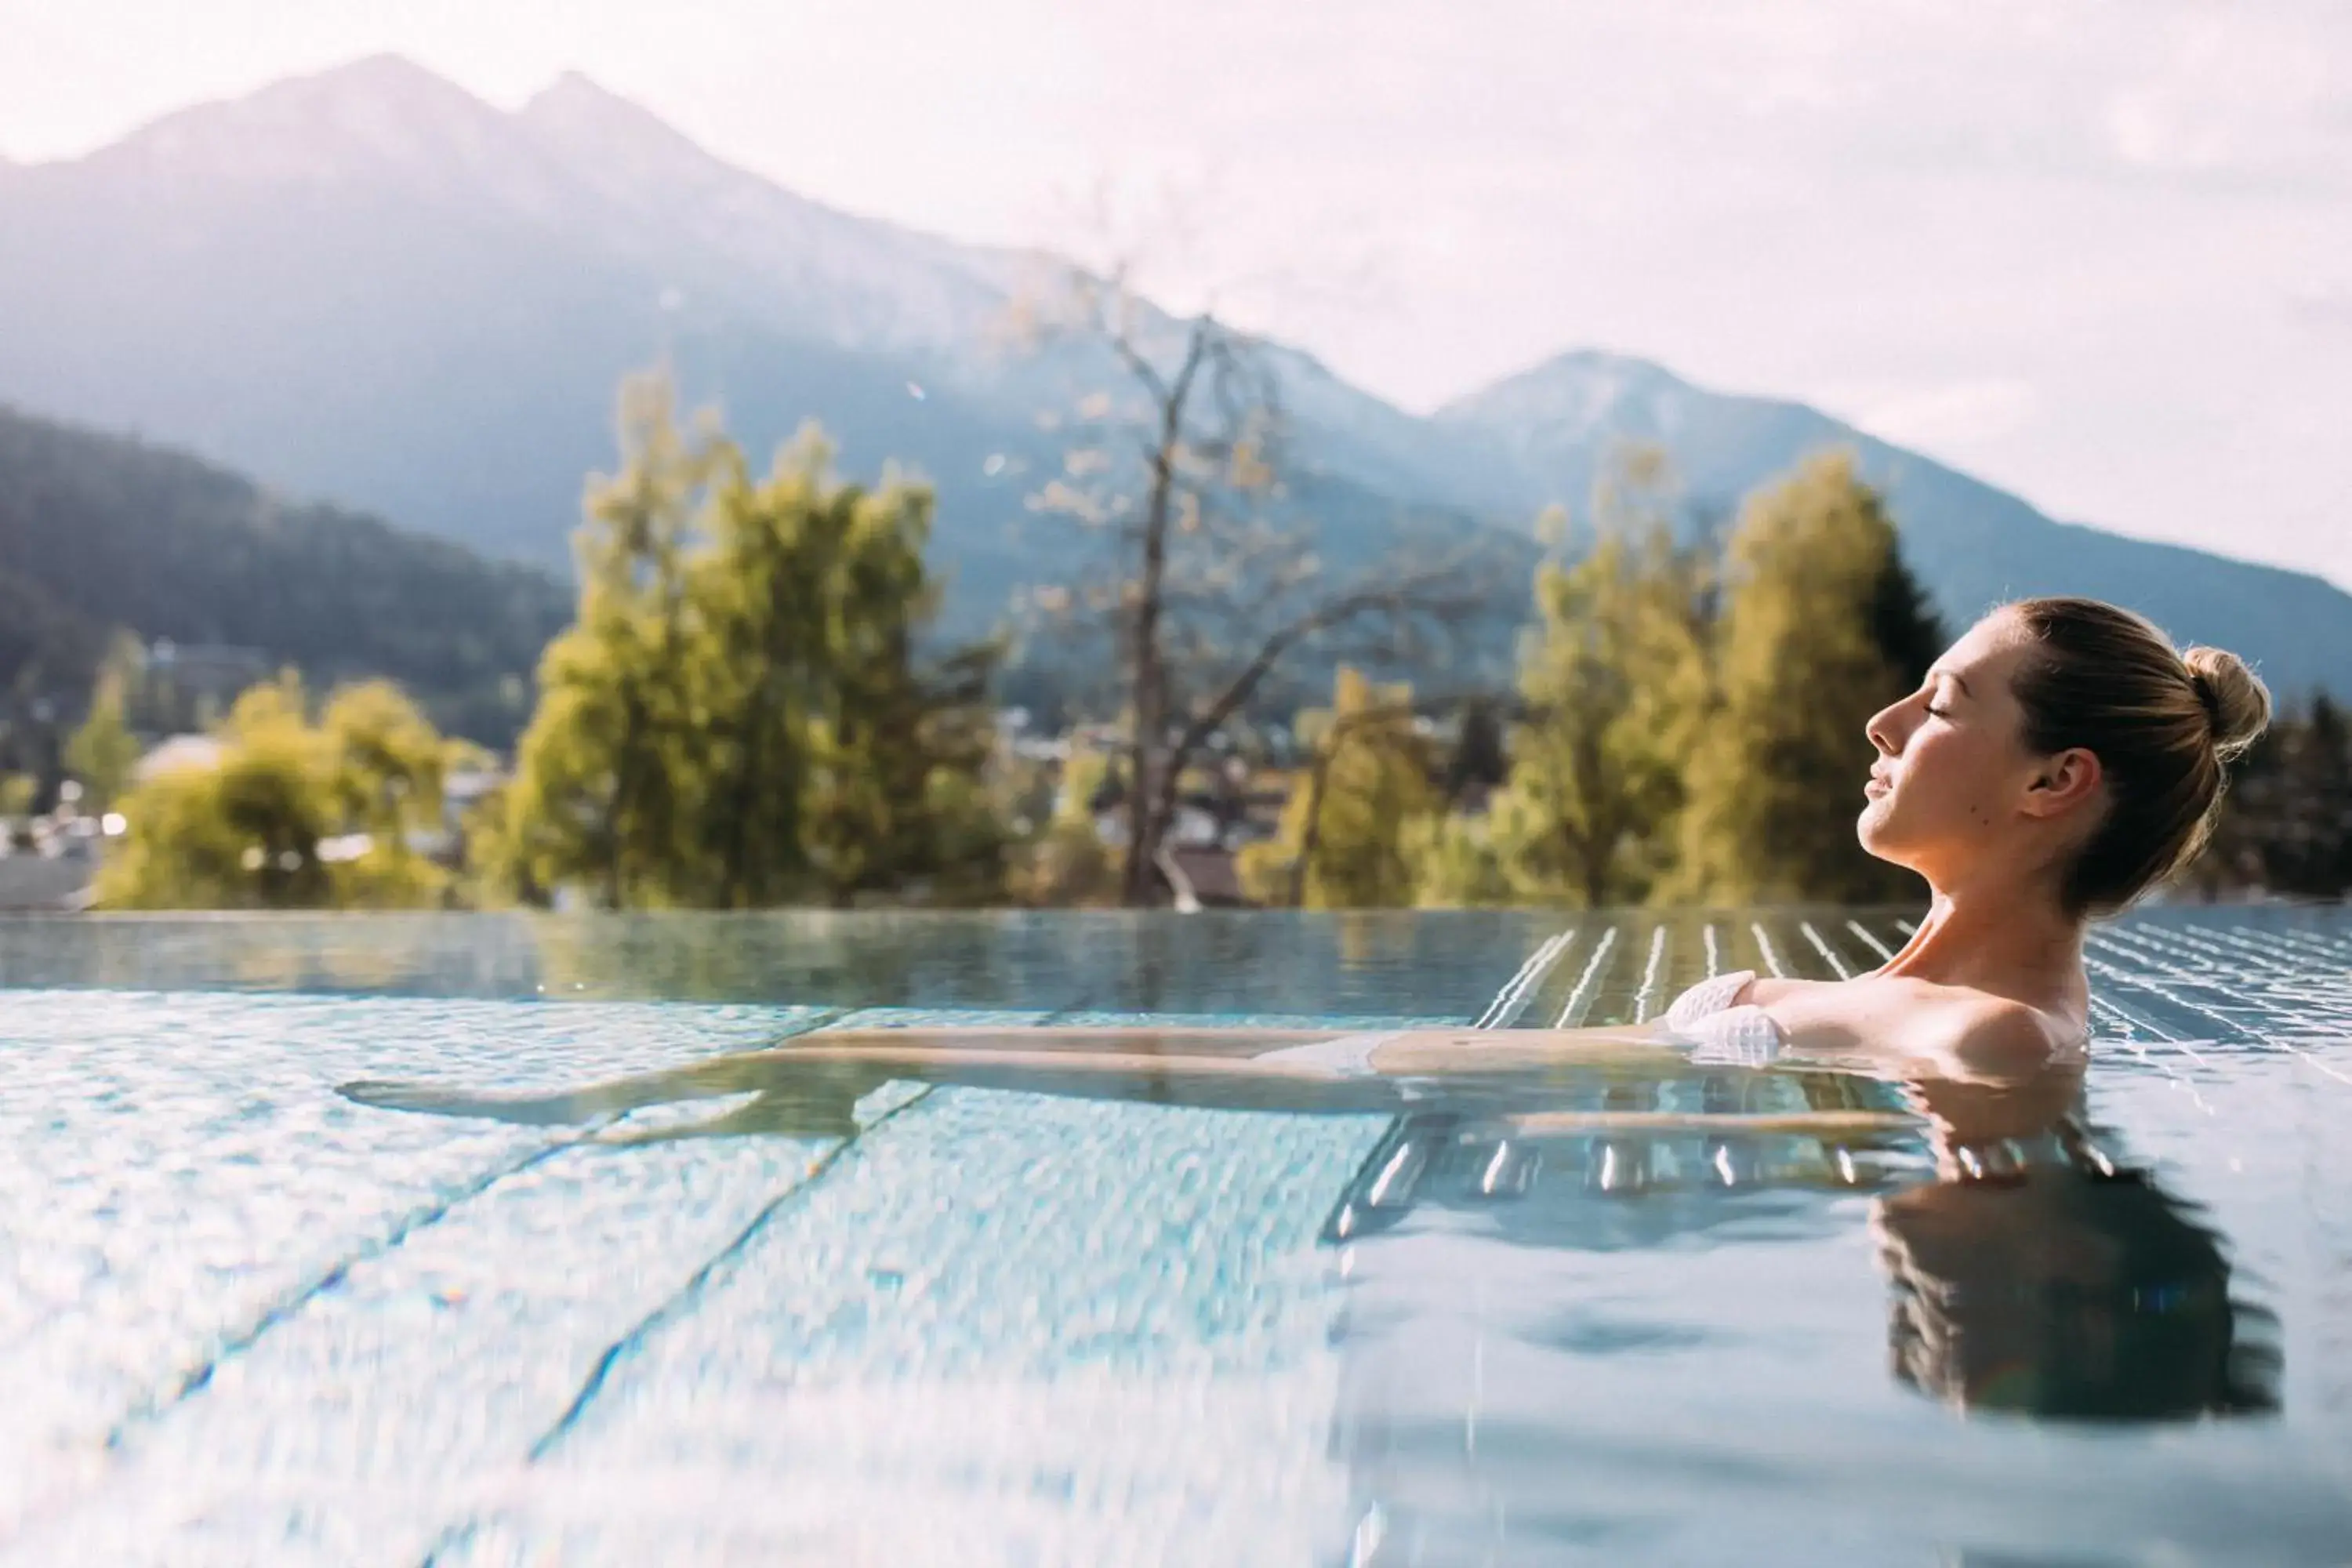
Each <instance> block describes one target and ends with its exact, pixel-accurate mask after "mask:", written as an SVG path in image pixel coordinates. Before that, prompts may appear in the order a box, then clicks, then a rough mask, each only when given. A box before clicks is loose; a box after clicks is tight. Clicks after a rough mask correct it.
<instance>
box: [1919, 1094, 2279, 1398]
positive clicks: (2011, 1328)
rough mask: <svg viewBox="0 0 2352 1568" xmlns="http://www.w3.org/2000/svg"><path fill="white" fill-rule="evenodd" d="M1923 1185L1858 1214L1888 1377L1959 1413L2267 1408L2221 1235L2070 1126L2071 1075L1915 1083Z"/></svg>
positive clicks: (2250, 1330)
mask: <svg viewBox="0 0 2352 1568" xmlns="http://www.w3.org/2000/svg"><path fill="white" fill-rule="evenodd" d="M1908 1087H1909V1089H1910V1092H1911V1094H1912V1096H1913V1098H1914V1100H1916V1103H1918V1104H1919V1105H1920V1106H1921V1107H1922V1109H1924V1110H1926V1111H1927V1116H1928V1120H1929V1124H1930V1127H1931V1129H1932V1135H1933V1142H1934V1147H1935V1152H1936V1159H1937V1178H1938V1179H1937V1180H1936V1181H1933V1182H1929V1183H1927V1184H1922V1185H1919V1186H1915V1187H1912V1188H1909V1189H1907V1190H1906V1191H1903V1192H1899V1193H1895V1194H1892V1195H1890V1196H1888V1197H1885V1198H1884V1199H1882V1200H1880V1202H1879V1204H1878V1205H1877V1208H1876V1211H1875V1212H1874V1215H1873V1216H1872V1228H1873V1231H1874V1233H1875V1235H1876V1236H1877V1237H1878V1241H1879V1256H1880V1258H1881V1261H1882V1262H1883V1264H1884V1265H1885V1268H1886V1270H1887V1274H1888V1276H1889V1279H1890V1280H1891V1282H1892V1283H1893V1284H1894V1286H1895V1302H1894V1321H1893V1325H1892V1329H1891V1331H1890V1335H1889V1339H1890V1343H1891V1349H1892V1354H1893V1358H1894V1368H1895V1376H1897V1377H1898V1378H1900V1379H1902V1380H1903V1381H1904V1382H1906V1383H1907V1384H1911V1385H1913V1386H1914V1387H1916V1388H1917V1389H1919V1390H1920V1391H1921V1392H1922V1393H1925V1394H1930V1395H1933V1396H1935V1397H1937V1398H1940V1399H1943V1400H1946V1401H1948V1402H1949V1403H1950V1404H1952V1405H1956V1406H1958V1407H1961V1408H1964V1409H1969V1410H2007V1411H2013V1412H2016V1413H2018V1414H2021V1415H2044V1416H2071V1417H2078V1418H2106V1419H2116V1420H2161V1419H2167V1418H2179V1417H2186V1416H2197V1415H2224V1414H2239V1413H2247V1412H2255V1411H2266V1410H2273V1409H2275V1408H2276V1407H2277V1402H2278V1401H2277V1393H2276V1380H2277V1370H2278V1360H2277V1351H2276V1345H2275V1336H2274V1333H2273V1332H2272V1331H2271V1330H2272V1325H2271V1324H2270V1322H2269V1320H2268V1317H2267V1314H2265V1313H2263V1312H2261V1311H2259V1310H2255V1309H2251V1308H2247V1307H2244V1306H2242V1305H2240V1304H2238V1303H2237V1302H2235V1301H2233V1300H2231V1295H2230V1270H2229V1264H2228V1262H2227V1261H2226V1259H2225V1258H2224V1257H2223V1255H2222V1251H2221V1243H2220V1239H2219V1238H2218V1237H2216V1236H2215V1235H2214V1233H2213V1232H2211V1231H2210V1230H2209V1229H2207V1228H2205V1227H2204V1226H2201V1225H2200V1224H2199V1223H2197V1221H2196V1219H2195V1218H2193V1217H2192V1216H2191V1215H2189V1214H2188V1213H2186V1212H2184V1211H2183V1209H2182V1207H2181V1206H2180V1205H2179V1204H2177V1203H2175V1202H2174V1201H2173V1200H2172V1199H2171V1198H2170V1197H2168V1196H2167V1195H2166V1194H2164V1193H2163V1192H2162V1191H2160V1190H2159V1189H2158V1187H2157V1186H2156V1184H2155V1183H2154V1182H2153V1181H2152V1180H2150V1179H2149V1178H2148V1177H2147V1175H2146V1174H2145V1173H2140V1172H2137V1171H2130V1170H2126V1169H2123V1168H2121V1167H2119V1166H2118V1164H2117V1163H2116V1162H2115V1161H2114V1160H2113V1159H2111V1158H2110V1157H2109V1156H2108V1155H2107V1154H2106V1153H2105V1152H2104V1151H2102V1150H2101V1149H2100V1148H2099V1147H2098V1145H2097V1143H2096V1142H2095V1141H2094V1140H2093V1138H2092V1137H2091V1135H2090V1133H2089V1131H2088V1130H2087V1129H2086V1128H2085V1127H2084V1123H2083V1121H2082V1118H2081V1102H2080V1099H2079V1095H2080V1089H2081V1075H2080V1072H2079V1071H2078V1070H2067V1069H2065V1068H2055V1067H2053V1068H2049V1069H2045V1070H2044V1071H2042V1072H2041V1073H2038V1074H2031V1075H2027V1076H2025V1077H2023V1078H2021V1079H2012V1080H2010V1081H2007V1082H1982V1081H1978V1082H1970V1081H1965V1080H1958V1079H1919V1080H1915V1081H1914V1082H1913V1083H1912V1084H1910V1085H1909V1086H1908Z"/></svg>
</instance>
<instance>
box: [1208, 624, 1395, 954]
mask: <svg viewBox="0 0 2352 1568" xmlns="http://www.w3.org/2000/svg"><path fill="white" fill-rule="evenodd" d="M1297 734H1298V738H1299V740H1300V742H1302V743H1304V744H1305V745H1306V746H1307V750H1308V760H1307V767H1306V768H1305V770H1304V774H1303V777H1301V778H1300V779H1299V780H1298V781H1297V783H1296V784H1294V786H1293V788H1292V791H1291V795H1290V801H1289V804H1288V805H1286V806H1285V807H1284V809H1283V816H1282V825H1281V827H1280V830H1279V832H1278V834H1277V836H1276V838H1275V839H1274V840H1272V841H1271V842H1268V843H1264V844H1253V845H1250V846H1248V847H1245V848H1244V850H1243V851H1242V855H1241V863H1240V865H1239V866H1238V868H1237V870H1238V872H1239V874H1240V876H1241V879H1242V881H1243V886H1244V888H1245V889H1247V890H1248V891H1249V893H1250V895H1251V897H1253V898H1254V899H1255V900H1258V901H1259V902H1262V903H1279V904H1284V905H1287V906H1289V907H1292V908H1306V909H1381V908H1387V907H1391V906H1395V905H1400V904H1407V903H1410V902H1412V892H1413V872H1412V864H1411V863H1410V861H1409V860H1408V859H1407V857H1406V853H1405V838H1406V834H1407V832H1408V830H1409V829H1410V828H1411V827H1412V825H1413V824H1414V823H1416V822H1419V821H1420V820H1422V819H1423V818H1425V817H1428V816H1432V815H1433V814H1434V813H1435V811H1436V809H1437V805H1438V802H1439V797H1438V794H1437V790H1436V787H1435V786H1434V785H1433V784H1432V783H1431V782H1430V775H1431V772H1432V762H1433V758H1432V756H1431V754H1430V753H1431V748H1430V745H1429V742H1428V741H1427V740H1426V739H1425V738H1424V737H1423V735H1422V733H1421V732H1420V730H1419V728H1418V726H1417V725H1416V724H1415V722H1414V717H1413V710H1412V689H1411V688H1410V687H1406V686H1401V685H1397V686H1384V685H1378V684H1375V683H1374V682H1372V681H1370V680H1368V679H1365V678H1364V676H1363V674H1362V673H1361V672H1360V671H1358V670H1355V669H1351V668H1348V667H1347V666H1345V665H1342V666H1341V667H1340V668H1339V672H1338V674H1337V676H1336V677H1335V679H1334V680H1333V682H1332V695H1331V706H1330V707H1329V708H1328V709H1323V710H1308V711H1307V712H1304V713H1301V714H1300V715H1299V716H1298V722H1297Z"/></svg>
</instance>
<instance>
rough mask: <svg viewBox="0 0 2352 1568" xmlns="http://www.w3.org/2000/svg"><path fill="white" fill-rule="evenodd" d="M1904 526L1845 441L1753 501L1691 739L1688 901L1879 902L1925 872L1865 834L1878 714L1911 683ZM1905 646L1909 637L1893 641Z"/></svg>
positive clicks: (1679, 881)
mask: <svg viewBox="0 0 2352 1568" xmlns="http://www.w3.org/2000/svg"><path fill="white" fill-rule="evenodd" d="M1896 550H1897V543H1896V538H1895V525H1894V523H1893V521H1891V520H1890V519H1889V518H1888V516H1887V513H1886V509H1885V504H1884V502H1883V501H1882V500H1881V498H1880V497H1879V495H1878V493H1877V492H1876V491H1875V490H1874V489H1871V488H1870V487H1869V486H1868V485H1866V484H1864V482H1863V481H1862V480H1861V479H1859V478H1858V477H1857V476H1856V475H1855V473H1854V469H1853V459H1852V458H1851V457H1850V456H1848V455H1846V454H1843V453H1828V454H1822V455H1818V456H1815V457H1812V458H1808V459H1807V460H1806V461H1805V462H1804V463H1802V464H1801V466H1800V467H1799V468H1797V470H1796V471H1795V472H1794V473H1792V474H1791V475H1790V476H1789V477H1788V478H1787V479H1783V480H1781V481H1780V482H1779V483H1777V484H1775V485H1772V486H1770V487H1769V488H1766V489H1760V490H1759V491H1758V492H1756V493H1755V494H1753V495H1751V496H1750V497H1749V498H1748V501H1747V503H1746V504H1745V506H1743V508H1742V509H1741V512H1740V518H1739V522H1738V528H1737V529H1736V530H1735V531H1734V532H1733V535H1732V538H1731V540H1730V543H1729V548H1728V552H1727V562H1726V567H1725V574H1726V583H1725V586H1726V590H1727V595H1728V597H1727V605H1726V609H1725V613H1724V615H1723V616H1722V618H1721V620H1720V622H1719V623H1718V625H1717V631H1716V637H1715V645H1714V659H1713V663H1714V667H1715V670H1716V702H1715V706H1714V708H1713V710H1712V712H1711V713H1710V715H1709V716H1708V718H1707V720H1706V723H1705V724H1704V726H1703V727H1702V728H1701V730H1700V731H1699V732H1698V735H1697V738H1696V744H1695V745H1694V746H1693V748H1692V750H1691V755H1690V767H1689V771H1688V774H1687V784H1686V788H1687V794H1688V805H1687V807H1686V809H1685V814H1684V817H1683V833H1682V865H1681V867H1680V869H1679V872H1678V874H1677V876H1676V878H1675V880H1674V882H1673V884H1672V888H1673V891H1674V892H1675V893H1676V894H1678V895H1679V896H1681V897H1682V898H1685V899H1686V900H1692V901H1698V902H1721V903H1750V902H1793V901H1801V900H1834V901H1843V902H1868V901H1873V900H1888V899H1897V898H1904V897H1908V896H1911V895H1912V894H1914V893H1916V891H1917V884H1916V879H1913V878H1912V877H1911V876H1910V874H1909V873H1907V872H1903V871H1899V870H1896V869H1895V868H1891V867H1889V866H1887V865H1885V863H1884V862H1882V861H1878V860H1875V859H1873V858H1871V857H1869V856H1868V855H1866V854H1864V852H1863V850H1862V849H1861V847H1860V846H1859V845H1858V844H1857V843H1856V841H1855V838H1854V826H1853V825H1854V817H1855V815H1856V813H1857V812H1858V810H1859V808H1860V805H1859V803H1860V797H1861V786H1862V780H1863V778H1864V774H1865V773H1866V772H1867V770H1868V768H1869V765H1870V760H1871V751H1870V744H1869V742H1868V741H1867V740H1866V739H1865V738H1864V733H1863V728H1864V724H1865V722H1866V721H1868V720H1869V718H1870V716H1871V715H1872V714H1873V713H1874V712H1876V711H1877V710H1879V709H1880V708H1882V707H1884V706H1885V705H1886V704H1887V703H1888V702H1891V701H1893V700H1895V699H1896V698H1898V697H1900V696H1902V695H1903V694H1904V693H1905V692H1906V691H1907V690H1909V689H1911V687H1912V685H1913V681H1914V677H1913V674H1912V672H1911V671H1909V670H1907V669H1905V668H1899V667H1898V664H1897V662H1896V658H1895V657H1890V648H1889V647H1888V643H1889V641H1890V640H1894V641H1896V642H1897V643H1898V644H1899V642H1900V639H1899V638H1895V639H1890V638H1889V637H1888V636H1887V627H1888V626H1890V625H1895V626H1899V625H1900V623H1901V620H1902V618H1903V617H1901V616H1888V615H1887V614H1886V611H1885V605H1886V602H1887V601H1886V598H1885V595H1889V594H1890V589H1889V586H1888V584H1890V582H1895V581H1898V580H1897V579H1895V578H1893V577H1892V576H1891V567H1890V563H1891V562H1893V561H1894V559H1895V555H1896ZM1895 651H1896V653H1897V654H1898V656H1899V647H1898V648H1897V649H1896V650H1895Z"/></svg>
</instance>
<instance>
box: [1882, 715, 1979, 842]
mask: <svg viewBox="0 0 2352 1568" xmlns="http://www.w3.org/2000/svg"><path fill="white" fill-rule="evenodd" d="M2000 762H2001V759H2000V756H1999V755H1998V753H1997V752H1996V750H1995V748H1993V747H1990V746H1988V745H1986V744H1984V743H1983V740H1982V737H1980V736H1977V735H1972V734H1970V733H1969V731H1965V730H1938V731H1935V732H1934V733H1932V734H1922V735H1920V736H1919V737H1918V738H1917V740H1916V742H1915V743H1914V745H1913V746H1912V748H1911V749H1910V751H1909V752H1907V753H1906V756H1905V759H1904V768H1903V787H1902V789H1901V790H1900V792H1899V793H1898V795H1897V796H1896V802H1895V809H1896V812H1897V814H1898V815H1899V816H1901V817H1902V818H1903V820H1904V821H1905V823H1906V825H1907V826H1910V827H1911V828H1913V829H1915V830H1923V829H1924V830H1927V831H1930V832H1939V833H1951V832H1958V833H1965V832H1967V831H1969V829H1971V828H1975V827H1984V826H1990V825H1991V823H1992V820H1993V800H1994V797H1995V795H1997V794H1998V784H1999V780H2000Z"/></svg>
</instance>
